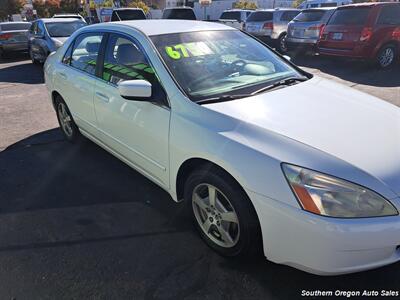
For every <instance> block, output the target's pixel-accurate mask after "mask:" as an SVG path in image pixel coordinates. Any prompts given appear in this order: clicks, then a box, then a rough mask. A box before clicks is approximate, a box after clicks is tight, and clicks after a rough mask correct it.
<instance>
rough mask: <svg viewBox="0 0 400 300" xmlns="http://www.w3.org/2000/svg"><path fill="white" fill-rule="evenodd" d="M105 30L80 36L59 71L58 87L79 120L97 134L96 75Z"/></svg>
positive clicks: (85, 128)
mask: <svg viewBox="0 0 400 300" xmlns="http://www.w3.org/2000/svg"><path fill="white" fill-rule="evenodd" d="M103 36H104V34H103V33H99V32H93V33H84V34H81V35H79V36H78V37H77V38H76V39H75V41H74V42H73V43H72V44H71V45H70V47H69V48H68V50H67V52H66V54H65V56H64V58H63V60H62V63H60V66H59V67H58V68H57V72H56V74H55V80H56V83H55V84H56V89H57V91H59V92H60V94H61V96H62V97H63V99H64V100H65V102H66V103H67V105H68V107H69V109H70V111H71V113H72V116H73V118H74V120H75V122H76V123H77V124H78V126H79V127H81V128H82V129H84V130H85V131H87V132H88V133H90V134H92V135H96V133H97V121H96V116H95V112H94V106H93V95H94V85H95V78H96V77H95V74H96V66H97V60H98V54H99V49H100V46H101V43H102V40H103Z"/></svg>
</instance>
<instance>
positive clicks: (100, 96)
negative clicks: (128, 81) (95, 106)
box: [96, 92, 110, 102]
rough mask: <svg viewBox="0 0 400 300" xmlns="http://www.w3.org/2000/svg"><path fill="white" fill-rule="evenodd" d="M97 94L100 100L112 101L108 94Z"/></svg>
mask: <svg viewBox="0 0 400 300" xmlns="http://www.w3.org/2000/svg"><path fill="white" fill-rule="evenodd" d="M96 96H97V98H99V99H100V100H102V101H103V102H110V98H108V96H106V95H104V94H102V93H100V92H96Z"/></svg>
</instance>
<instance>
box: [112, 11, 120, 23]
mask: <svg viewBox="0 0 400 300" xmlns="http://www.w3.org/2000/svg"><path fill="white" fill-rule="evenodd" d="M114 21H121V20H120V19H119V17H118V15H117V12H116V11H115V10H114V11H113V12H112V15H111V22H114Z"/></svg>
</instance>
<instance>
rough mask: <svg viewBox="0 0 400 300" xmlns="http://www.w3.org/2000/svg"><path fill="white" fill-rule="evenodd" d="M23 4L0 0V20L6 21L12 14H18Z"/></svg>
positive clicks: (21, 2) (16, 0)
mask: <svg viewBox="0 0 400 300" xmlns="http://www.w3.org/2000/svg"><path fill="white" fill-rule="evenodd" d="M24 4H25V1H23V0H0V20H2V19H8V16H10V15H12V14H19V13H20V12H21V9H22V7H23V6H24Z"/></svg>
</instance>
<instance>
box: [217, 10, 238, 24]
mask: <svg viewBox="0 0 400 300" xmlns="http://www.w3.org/2000/svg"><path fill="white" fill-rule="evenodd" d="M220 19H222V20H236V21H238V22H240V12H239V11H225V12H223V13H222V15H221V17H220Z"/></svg>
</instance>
